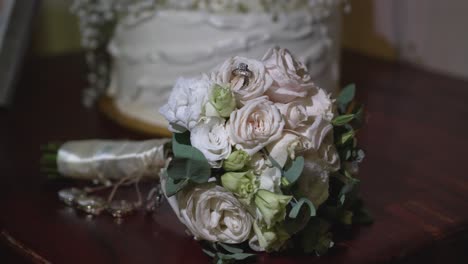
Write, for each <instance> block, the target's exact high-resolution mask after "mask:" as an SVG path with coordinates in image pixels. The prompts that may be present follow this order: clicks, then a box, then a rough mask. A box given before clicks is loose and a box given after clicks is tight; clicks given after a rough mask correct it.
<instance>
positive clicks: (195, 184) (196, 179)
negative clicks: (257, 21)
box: [160, 48, 367, 260]
mask: <svg viewBox="0 0 468 264" xmlns="http://www.w3.org/2000/svg"><path fill="white" fill-rule="evenodd" d="M353 96H354V86H352V85H351V86H348V87H347V88H345V89H344V90H343V92H342V93H341V95H340V96H339V97H338V99H336V100H335V99H332V98H331V97H330V95H329V94H327V93H326V92H325V91H324V90H323V89H321V88H319V87H317V86H316V85H315V84H314V83H313V82H312V80H311V77H310V76H309V74H308V71H307V68H306V66H305V65H304V64H302V63H301V62H299V61H298V60H296V59H295V58H294V57H293V56H292V55H291V53H290V52H289V51H288V50H286V49H278V48H276V49H271V50H269V51H268V52H267V53H266V55H265V56H264V58H263V60H262V61H257V60H253V59H248V58H243V57H233V58H230V59H228V60H227V61H225V62H224V63H223V64H222V65H220V66H219V67H217V68H216V69H215V70H214V71H213V72H211V73H209V74H204V75H202V76H200V77H198V78H192V79H184V78H181V79H179V80H178V81H177V82H176V84H175V86H174V89H173V91H172V94H171V95H170V97H169V101H168V102H167V104H166V105H164V106H163V107H162V108H161V109H160V112H161V113H162V114H163V115H164V116H165V117H166V119H167V120H168V121H169V124H170V125H169V128H170V130H171V131H172V132H173V133H174V137H173V141H172V152H173V157H172V160H171V162H170V163H169V166H168V167H167V169H165V170H164V171H163V174H162V176H161V182H162V188H163V191H164V193H165V195H166V196H167V198H168V201H169V203H170V205H171V206H172V208H173V210H174V212H175V214H176V215H177V217H178V218H179V220H180V221H181V222H182V223H183V224H184V225H185V226H186V227H187V229H188V230H189V232H190V233H191V234H192V235H193V236H194V238H195V239H197V240H202V241H206V242H205V245H207V248H206V249H205V252H206V253H207V254H209V255H210V256H212V257H215V258H217V259H235V260H239V259H242V258H245V257H248V256H250V254H247V253H244V249H251V250H254V251H267V252H274V251H280V250H284V249H287V248H291V247H296V248H297V247H299V248H302V249H303V250H304V251H306V252H315V253H317V254H319V255H320V254H323V253H325V252H326V251H327V250H328V249H329V248H330V247H332V246H333V242H332V234H331V233H330V227H331V224H333V223H335V222H339V223H342V224H345V225H350V224H351V223H353V222H357V221H359V220H361V221H362V219H363V218H364V216H367V215H366V212H365V211H364V210H362V207H361V205H360V202H359V201H358V200H357V199H356V198H355V196H354V195H350V194H352V190H353V187H354V185H355V184H356V183H357V182H358V180H357V179H355V178H354V176H355V175H356V173H357V164H358V163H359V162H360V161H361V160H362V158H363V156H364V154H363V151H362V150H360V149H359V148H358V147H357V145H356V139H355V137H354V135H355V131H356V128H357V127H358V126H359V125H360V123H361V122H362V115H363V110H362V106H358V105H356V104H355V103H352V98H353ZM348 195H349V197H350V199H348Z"/></svg>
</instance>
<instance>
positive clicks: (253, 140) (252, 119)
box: [228, 97, 284, 156]
mask: <svg viewBox="0 0 468 264" xmlns="http://www.w3.org/2000/svg"><path fill="white" fill-rule="evenodd" d="M283 127H284V119H283V117H282V116H281V113H280V111H279V110H278V108H277V107H276V106H275V105H274V104H273V103H272V102H270V101H268V99H267V97H260V98H257V99H254V100H251V101H248V102H247V103H246V105H245V106H244V107H242V108H241V109H238V110H236V111H234V112H232V113H231V116H230V120H229V128H228V130H229V137H230V138H231V141H232V142H233V143H234V144H235V145H236V147H237V148H238V149H243V150H244V151H246V152H247V153H248V154H249V155H251V156H252V155H253V154H255V153H256V152H258V151H259V150H260V149H262V148H263V147H265V146H266V145H268V144H269V143H270V142H273V141H275V140H277V139H279V138H280V137H281V134H282V131H283Z"/></svg>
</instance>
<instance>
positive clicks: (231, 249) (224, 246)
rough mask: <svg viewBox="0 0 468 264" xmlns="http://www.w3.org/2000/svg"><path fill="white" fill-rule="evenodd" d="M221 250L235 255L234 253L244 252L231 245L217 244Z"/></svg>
mask: <svg viewBox="0 0 468 264" xmlns="http://www.w3.org/2000/svg"><path fill="white" fill-rule="evenodd" d="M218 244H219V245H220V246H221V247H222V248H224V249H225V250H226V251H227V252H230V253H233V254H236V253H242V252H244V250H243V249H242V248H238V247H235V246H232V245H227V244H224V243H218Z"/></svg>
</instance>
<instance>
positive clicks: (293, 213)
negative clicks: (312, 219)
mask: <svg viewBox="0 0 468 264" xmlns="http://www.w3.org/2000/svg"><path fill="white" fill-rule="evenodd" d="M304 203H305V204H307V205H308V206H309V211H310V216H315V214H316V210H315V206H314V204H313V203H312V202H311V201H310V200H309V199H307V198H301V199H300V200H299V201H298V202H297V203H296V204H295V205H294V206H293V208H292V209H291V211H290V212H289V217H290V218H296V217H297V215H298V214H299V211H300V210H301V208H302V206H303V205H304Z"/></svg>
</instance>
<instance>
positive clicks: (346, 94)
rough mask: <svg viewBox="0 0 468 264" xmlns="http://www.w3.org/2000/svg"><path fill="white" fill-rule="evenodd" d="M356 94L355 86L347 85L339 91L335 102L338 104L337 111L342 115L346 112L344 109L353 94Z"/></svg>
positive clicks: (352, 97)
mask: <svg viewBox="0 0 468 264" xmlns="http://www.w3.org/2000/svg"><path fill="white" fill-rule="evenodd" d="M355 93H356V86H355V85H354V84H349V85H348V86H346V87H345V88H343V90H341V92H340V94H339V95H338V98H337V99H336V102H337V104H338V109H339V110H340V111H341V112H342V113H344V112H346V107H348V105H349V103H350V102H351V101H352V100H353V99H354V94H355Z"/></svg>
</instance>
